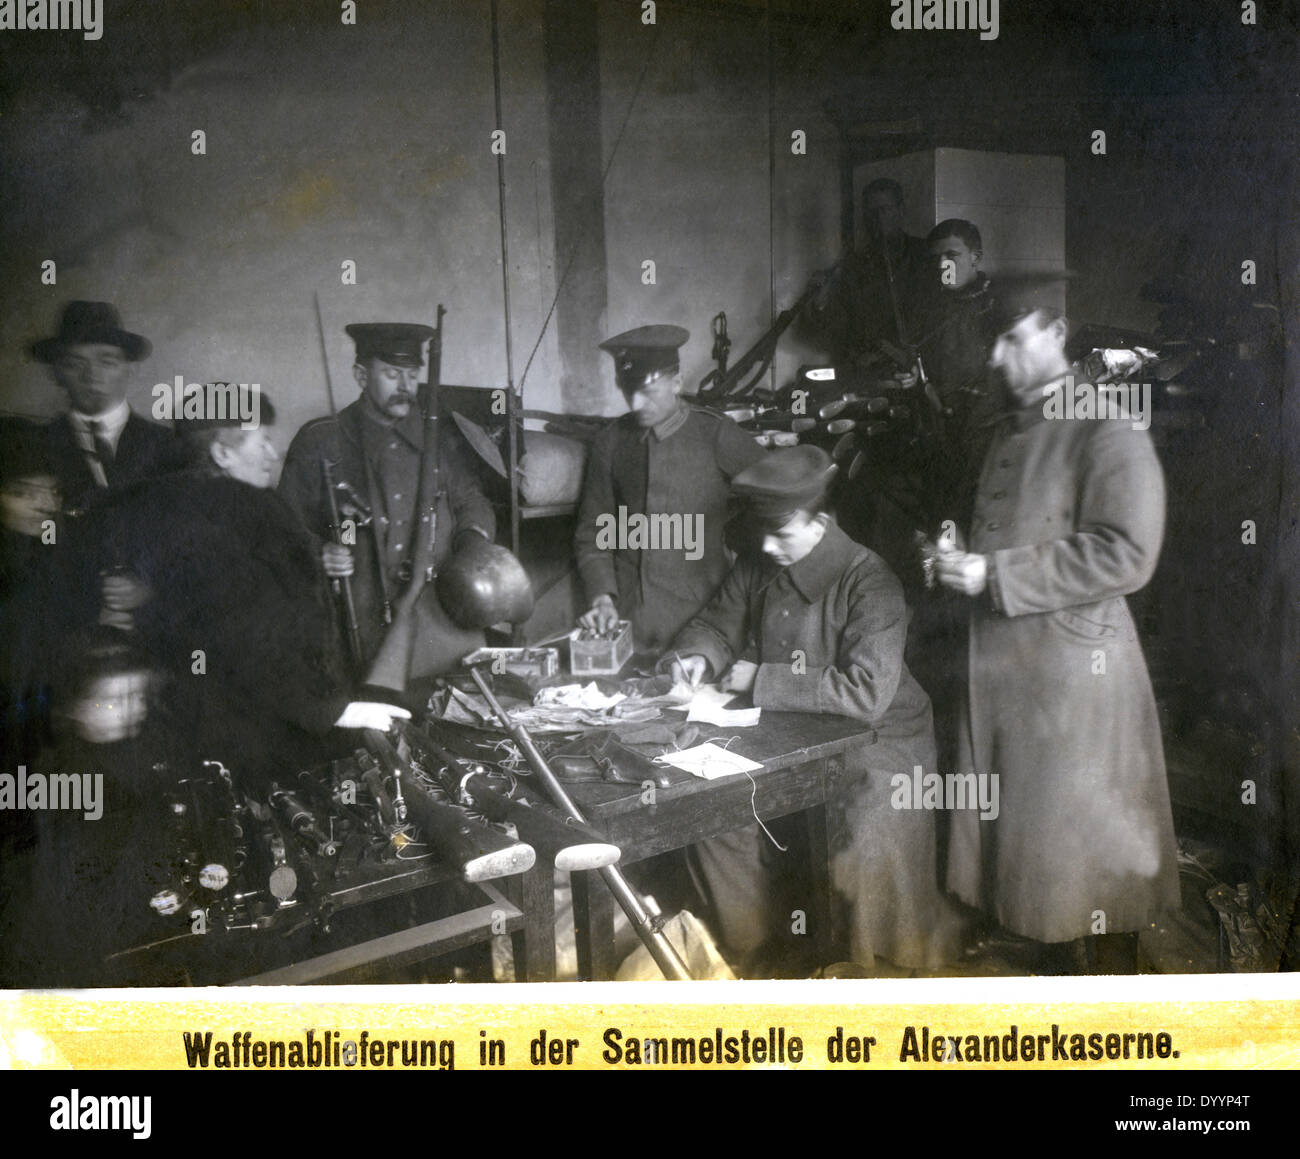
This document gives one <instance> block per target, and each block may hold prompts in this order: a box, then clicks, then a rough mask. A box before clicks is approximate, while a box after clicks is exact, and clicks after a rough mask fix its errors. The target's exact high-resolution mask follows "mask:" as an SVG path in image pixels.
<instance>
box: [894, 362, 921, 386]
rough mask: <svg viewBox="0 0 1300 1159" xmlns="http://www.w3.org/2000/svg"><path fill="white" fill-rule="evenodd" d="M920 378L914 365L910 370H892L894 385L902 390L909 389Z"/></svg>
mask: <svg viewBox="0 0 1300 1159" xmlns="http://www.w3.org/2000/svg"><path fill="white" fill-rule="evenodd" d="M920 380H921V376H920V375H919V374H917V373H916V367H912V368H911V369H910V370H896V371H894V377H893V381H894V385H895V386H901V387H902V388H903V389H904V390H911V389H912V387H914V386H915V385H916V384H917V383H918V382H919V381H920Z"/></svg>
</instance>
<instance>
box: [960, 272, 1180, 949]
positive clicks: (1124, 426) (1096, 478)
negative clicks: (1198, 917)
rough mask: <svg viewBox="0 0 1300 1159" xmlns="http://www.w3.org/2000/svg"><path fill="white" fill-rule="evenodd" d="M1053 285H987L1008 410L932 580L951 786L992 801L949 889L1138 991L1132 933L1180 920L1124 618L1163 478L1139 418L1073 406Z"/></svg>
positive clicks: (1160, 520)
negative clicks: (959, 706) (948, 659)
mask: <svg viewBox="0 0 1300 1159" xmlns="http://www.w3.org/2000/svg"><path fill="white" fill-rule="evenodd" d="M1066 276H1067V275H1065V274H1063V273H1050V274H1038V275H1032V276H1026V277H1022V278H1018V279H1007V280H1003V281H1001V282H1000V283H999V298H998V310H999V313H998V317H997V322H996V332H997V338H996V341H995V343H994V345H993V351H992V355H991V358H990V361H989V365H990V366H991V367H992V368H993V369H994V370H995V371H997V372H998V373H999V374H1000V375H1001V377H1002V379H1003V382H1004V383H1005V387H1006V397H1007V401H1008V403H1009V404H1010V407H1011V409H1010V411H1009V413H1008V414H1007V416H1006V417H1005V418H1004V419H1003V420H1002V421H1001V423H1000V424H999V426H998V428H997V430H996V433H995V435H994V438H993V442H992V445H991V446H990V448H989V451H988V454H987V456H986V457H985V460H984V468H983V472H982V474H981V476H980V481H979V486H978V489H977V492H976V495H975V501H974V515H973V519H972V523H971V528H970V536H969V550H967V551H962V550H958V549H955V548H954V549H951V550H947V551H941V552H940V554H939V559H938V562H937V572H938V578H939V582H940V583H942V584H943V585H944V586H945V587H947V588H949V589H951V590H952V591H955V592H959V593H961V594H962V595H964V596H966V597H968V598H969V600H970V607H971V628H970V669H969V671H970V683H969V690H968V694H967V697H966V702H965V712H964V715H963V720H962V724H961V727H960V729H959V737H958V740H959V757H958V760H959V765H958V769H957V771H958V772H959V773H965V772H974V773H976V774H989V775H996V776H997V777H998V778H999V779H1000V782H1001V799H1002V802H1003V805H1002V810H1001V813H1000V815H999V816H998V817H997V819H996V820H995V821H991V822H981V821H979V820H977V819H972V818H971V817H969V816H966V815H957V816H955V817H954V820H953V829H952V842H951V848H950V852H949V871H948V882H949V887H950V888H951V889H953V890H954V891H955V892H956V893H957V894H958V895H959V896H960V897H961V898H962V899H963V900H964V901H966V902H968V903H969V904H971V905H975V906H980V907H982V908H983V909H984V910H985V911H986V912H987V913H988V914H989V915H990V917H991V918H993V919H996V921H997V922H998V923H999V924H1000V925H1001V926H1002V927H1004V928H1005V929H1008V930H1010V931H1012V932H1013V933H1015V934H1019V935H1021V936H1022V937H1027V938H1032V939H1035V940H1037V941H1040V942H1045V943H1062V944H1063V943H1073V945H1072V946H1070V947H1067V950H1068V951H1069V953H1070V955H1071V956H1072V958H1073V960H1074V962H1075V963H1076V964H1078V965H1084V966H1086V968H1088V969H1090V970H1093V971H1096V972H1121V973H1134V972H1136V968H1137V931H1140V930H1142V929H1145V928H1147V927H1148V926H1149V925H1150V924H1151V923H1152V922H1153V921H1154V920H1155V919H1156V917H1157V916H1158V915H1159V913H1160V912H1161V910H1162V909H1166V908H1176V907H1177V906H1178V902H1179V892H1178V868H1177V846H1176V844H1175V841H1174V830H1173V821H1172V816H1171V812H1170V805H1169V788H1168V783H1167V780H1166V776H1165V763H1164V755H1163V751H1162V747H1161V740H1160V724H1159V720H1158V718H1157V715H1156V705H1155V699H1154V697H1153V695H1152V691H1151V682H1150V680H1149V678H1148V676H1147V667H1146V661H1145V660H1144V658H1143V655H1142V648H1141V645H1140V644H1139V643H1138V638H1137V630H1136V628H1135V626H1134V622H1133V618H1132V616H1131V615H1130V613H1129V609H1128V605H1127V604H1126V603H1125V600H1124V597H1125V596H1126V595H1128V594H1129V593H1131V592H1135V591H1137V590H1138V589H1139V588H1141V587H1143V586H1144V585H1145V584H1146V583H1147V581H1148V580H1150V578H1151V575H1152V573H1153V572H1154V570H1155V566H1156V559H1157V557H1158V555H1159V553H1160V543H1161V538H1162V536H1163V532H1164V520H1165V487H1164V476H1163V474H1162V472H1161V469H1160V463H1159V460H1158V459H1157V458H1156V453H1155V450H1154V448H1153V446H1152V443H1151V438H1150V435H1149V434H1148V432H1147V431H1146V429H1145V426H1144V424H1143V423H1142V422H1140V421H1134V418H1135V416H1134V415H1132V414H1130V413H1128V412H1126V411H1123V412H1121V413H1119V414H1116V413H1113V412H1111V411H1110V410H1109V409H1108V408H1106V409H1102V410H1100V411H1099V410H1098V408H1097V407H1096V406H1095V405H1094V406H1085V405H1082V403H1086V402H1087V401H1088V400H1089V399H1091V400H1092V402H1093V403H1095V402H1096V393H1095V387H1094V386H1092V384H1082V383H1081V380H1082V376H1081V375H1080V374H1079V371H1078V368H1077V367H1073V366H1071V364H1070V361H1069V359H1068V358H1067V357H1066V355H1065V340H1066V320H1065V316H1064V314H1063V312H1062V298H1063V282H1064V278H1065V277H1066ZM1081 385H1082V386H1084V387H1088V388H1089V389H1091V390H1092V392H1093V393H1092V394H1089V390H1088V389H1081ZM1081 400H1082V401H1081ZM1099 414H1100V415H1102V416H1104V417H1098V415H1099Z"/></svg>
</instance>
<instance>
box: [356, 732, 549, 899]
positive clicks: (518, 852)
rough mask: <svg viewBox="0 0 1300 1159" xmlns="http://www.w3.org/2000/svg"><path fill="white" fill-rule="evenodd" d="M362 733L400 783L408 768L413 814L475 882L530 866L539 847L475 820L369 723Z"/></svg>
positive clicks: (408, 795) (408, 799) (466, 877)
mask: <svg viewBox="0 0 1300 1159" xmlns="http://www.w3.org/2000/svg"><path fill="white" fill-rule="evenodd" d="M364 735H365V739H366V745H367V747H368V748H369V749H370V751H371V752H372V753H373V754H374V756H375V757H376V758H377V759H378V760H379V761H380V762H381V763H382V764H383V765H384V766H385V767H387V768H388V769H389V770H390V771H391V772H392V775H393V777H394V780H395V781H396V782H397V783H398V784H400V783H401V774H402V772H403V771H405V773H406V796H405V802H406V804H407V805H409V807H410V812H411V818H412V820H414V821H415V823H416V824H417V825H419V827H420V828H421V829H422V830H423V831H424V833H425V835H426V836H427V837H428V838H429V840H430V841H431V842H432V843H433V844H434V845H436V846H437V847H438V849H439V851H440V852H441V853H443V854H445V856H446V858H447V859H448V860H449V861H451V862H452V863H453V864H456V865H458V866H459V867H460V872H461V877H462V878H463V879H464V880H465V881H467V882H469V883H471V884H473V883H475V882H480V881H491V880H492V879H494V878H497V877H508V876H510V875H511V874H515V873H524V872H525V871H526V870H529V869H532V867H533V865H534V863H535V862H536V860H537V852H536V850H534V849H533V847H532V846H531V845H529V844H527V843H526V842H524V841H517V840H513V839H512V838H510V837H507V836H506V835H505V834H504V833H502V832H500V831H499V830H497V829H493V828H491V827H490V826H488V825H484V824H481V823H479V822H477V821H475V820H473V819H472V818H471V817H470V816H469V814H468V812H467V811H466V810H465V809H463V808H460V807H458V806H456V805H455V804H453V803H452V802H451V801H450V799H440V797H439V795H438V794H435V793H434V792H432V791H430V789H429V788H428V787H427V786H426V785H424V784H422V783H421V782H420V780H419V778H417V777H416V776H414V775H413V773H412V772H411V770H410V768H409V765H407V763H406V762H405V761H403V760H402V758H401V756H400V755H399V754H398V752H397V750H396V749H395V748H394V747H393V744H392V742H391V741H390V740H389V739H388V738H387V737H386V736H384V734H383V733H381V732H378V731H376V730H375V729H371V728H368V729H365V730H364Z"/></svg>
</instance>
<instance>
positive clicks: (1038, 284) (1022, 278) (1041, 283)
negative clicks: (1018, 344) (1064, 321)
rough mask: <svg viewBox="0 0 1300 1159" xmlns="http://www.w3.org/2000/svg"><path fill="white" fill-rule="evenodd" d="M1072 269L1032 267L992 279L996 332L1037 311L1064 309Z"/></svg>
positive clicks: (993, 319)
mask: <svg viewBox="0 0 1300 1159" xmlns="http://www.w3.org/2000/svg"><path fill="white" fill-rule="evenodd" d="M1073 277H1074V271H1073V270H1032V271H1027V272H1023V273H1011V274H1002V275H1000V276H999V277H997V278H995V279H993V284H992V290H993V314H992V322H993V325H994V328H995V333H998V334H1001V333H1002V332H1003V331H1004V330H1010V329H1011V327H1012V326H1014V325H1015V324H1016V323H1017V322H1019V321H1020V319H1021V318H1024V317H1026V316H1027V315H1029V314H1032V313H1033V312H1034V311H1035V310H1059V311H1061V312H1062V313H1064V312H1065V289H1066V285H1067V283H1068V282H1069V281H1070V279H1071V278H1073Z"/></svg>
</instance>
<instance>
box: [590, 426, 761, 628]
mask: <svg viewBox="0 0 1300 1159" xmlns="http://www.w3.org/2000/svg"><path fill="white" fill-rule="evenodd" d="M763 453H764V452H763V448H762V447H760V446H759V445H758V444H757V443H756V442H755V441H754V439H753V438H752V437H751V436H750V435H747V434H746V433H745V432H744V431H742V430H741V429H740V427H738V426H737V425H736V424H735V423H734V422H732V421H731V419H729V418H726V417H725V416H723V415H718V414H713V413H712V412H710V411H706V410H701V409H699V408H697V407H693V406H689V405H683V407H682V409H681V410H679V411H678V412H676V413H675V414H674V415H673V416H671V417H670V418H668V419H666V420H665V421H664V422H662V423H660V424H659V426H658V427H656V428H653V429H651V430H642V429H641V428H640V427H639V426H637V424H636V419H635V417H634V416H633V415H631V414H628V415H624V416H622V417H621V418H619V419H617V420H616V421H614V422H612V423H610V424H609V425H608V426H607V427H606V428H605V429H604V430H603V431H601V433H600V435H599V436H598V437H597V438H596V441H595V443H594V444H593V445H592V449H591V455H590V457H589V459H588V462H587V473H586V479H585V482H584V484H583V489H582V500H581V503H580V506H579V509H578V524H577V528H576V531H575V533H574V552H575V554H576V555H577V560H578V573H579V575H580V576H581V578H582V582H583V586H584V587H585V588H586V591H587V598H588V600H589V601H594V600H595V598H596V597H597V596H599V595H601V594H606V593H607V594H609V595H611V596H613V597H614V600H615V603H616V604H617V605H618V610H619V614H620V615H621V616H622V617H623V618H624V619H628V620H631V622H632V625H633V633H634V635H635V637H636V642H637V647H638V648H640V649H645V650H648V651H659V650H660V649H662V648H663V647H664V645H665V644H667V642H668V641H669V640H671V639H672V637H673V635H674V634H675V633H676V632H677V630H678V629H679V628H681V626H682V625H683V624H685V623H686V621H687V620H688V619H690V617H691V616H692V615H693V614H694V613H695V612H696V611H698V610H699V609H700V608H701V607H702V606H703V605H704V603H705V602H706V601H707V600H708V598H709V597H710V596H711V595H713V593H714V591H716V590H717V587H718V585H719V584H720V583H721V582H722V578H723V576H725V575H726V574H727V556H726V552H725V551H724V549H723V528H724V526H725V524H726V519H727V492H728V487H729V485H730V482H731V478H732V476H733V475H736V474H738V473H739V472H740V471H743V470H744V469H745V468H746V467H748V466H749V465H750V464H751V463H753V462H754V461H755V460H757V459H758V458H760V457H761V456H762V455H763ZM620 507H623V508H626V509H627V515H628V517H629V518H630V517H631V516H632V515H637V514H640V515H644V514H646V513H648V512H653V513H666V514H680V515H682V516H684V517H691V518H694V517H696V516H699V517H701V518H702V528H701V535H700V542H699V545H698V549H699V551H700V554H699V557H698V558H696V559H688V558H687V554H688V551H687V548H686V547H685V546H684V544H679V545H677V546H675V547H674V546H667V547H665V546H660V547H658V548H652V549H649V550H645V551H641V550H637V549H629V548H627V547H626V546H624V545H621V544H620V545H617V546H615V547H614V548H613V549H611V550H604V549H602V548H601V547H598V546H597V534H598V530H599V525H598V523H597V520H598V518H599V517H600V516H602V515H608V516H610V517H612V518H613V519H614V520H616V521H617V520H618V517H619V508H620ZM689 554H696V553H695V552H690V553H689Z"/></svg>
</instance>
